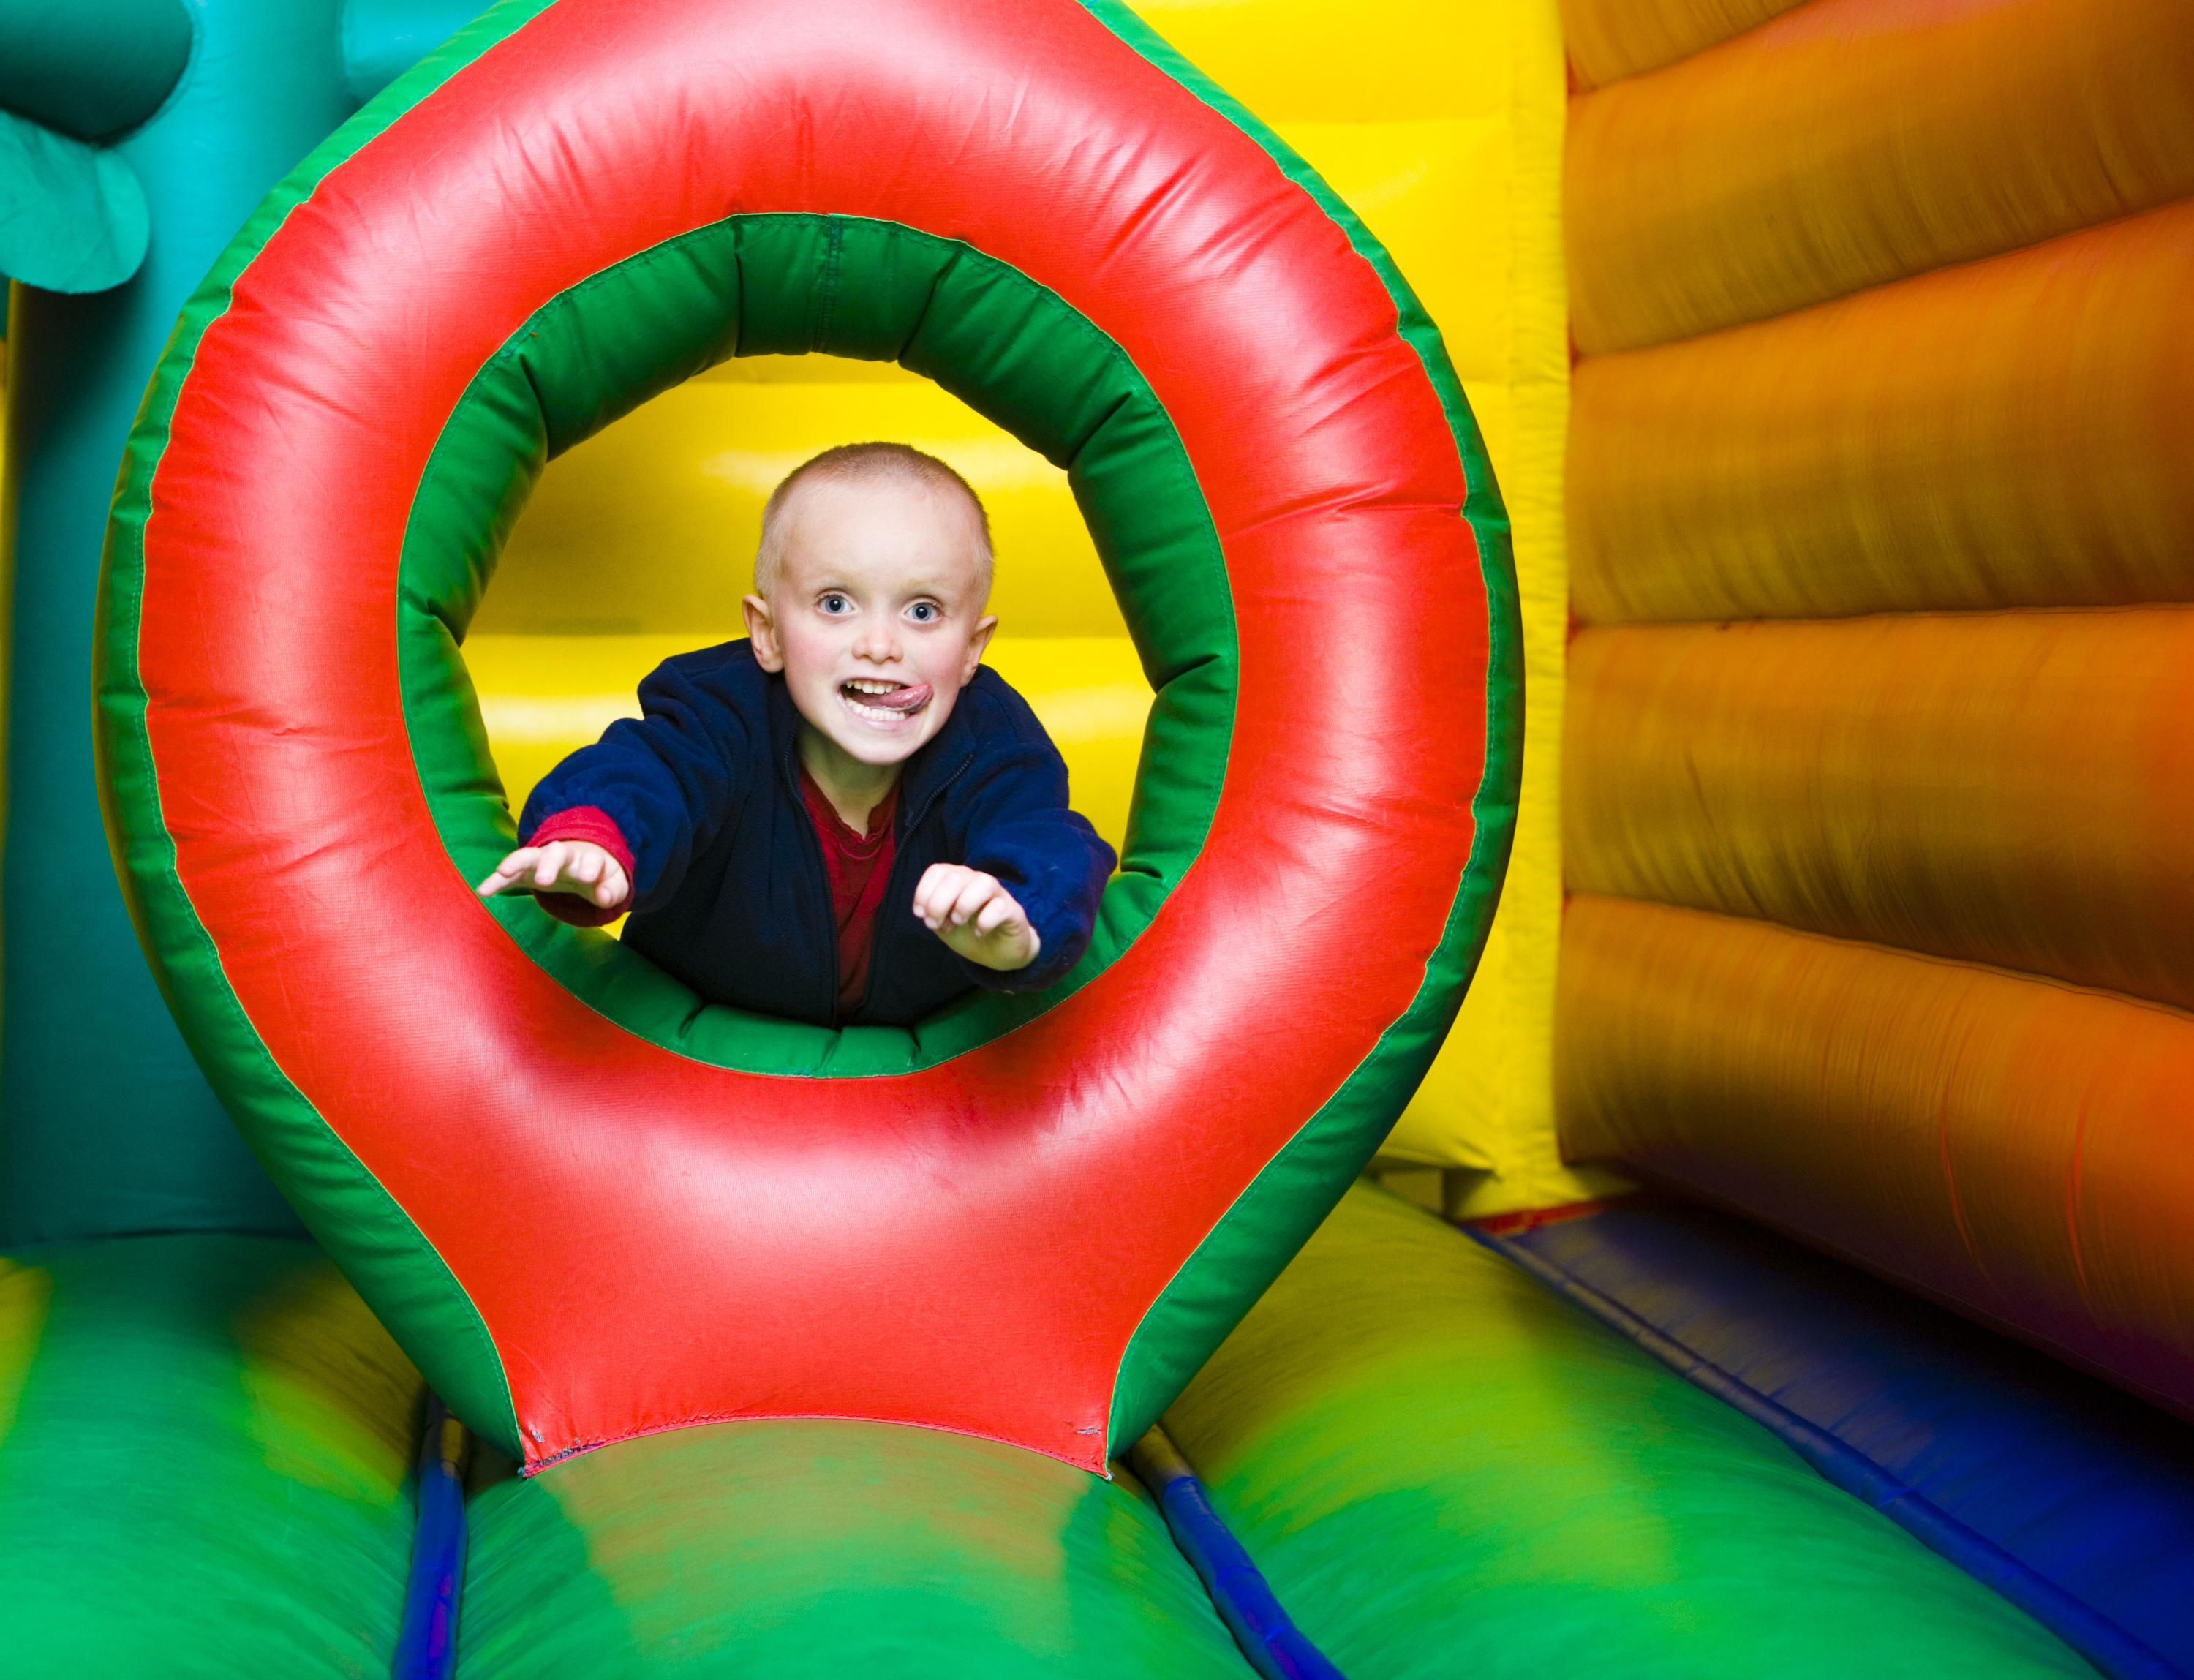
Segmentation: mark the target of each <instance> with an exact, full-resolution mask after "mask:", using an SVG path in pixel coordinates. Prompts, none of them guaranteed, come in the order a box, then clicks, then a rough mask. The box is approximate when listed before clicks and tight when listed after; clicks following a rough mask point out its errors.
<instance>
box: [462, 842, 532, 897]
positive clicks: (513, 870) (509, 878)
mask: <svg viewBox="0 0 2194 1680" xmlns="http://www.w3.org/2000/svg"><path fill="white" fill-rule="evenodd" d="M533 855H534V854H533V848H532V847H531V846H520V848H519V849H517V850H516V851H514V852H513V853H512V854H510V855H509V856H508V857H507V858H505V859H504V860H503V861H502V862H501V863H499V864H497V865H496V866H495V873H494V874H492V875H491V876H489V877H487V879H486V880H485V881H483V882H481V883H480V886H479V887H478V889H476V890H477V891H478V892H479V894H480V896H481V897H482V898H493V897H494V896H495V895H497V893H499V892H501V891H502V890H503V889H504V888H505V887H507V886H508V885H509V884H510V883H512V882H514V881H515V880H516V879H517V878H518V877H520V876H521V875H523V874H525V873H526V866H527V865H528V864H530V863H531V862H532V861H533Z"/></svg>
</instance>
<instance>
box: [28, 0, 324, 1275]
mask: <svg viewBox="0 0 2194 1680" xmlns="http://www.w3.org/2000/svg"><path fill="white" fill-rule="evenodd" d="M340 10H341V7H340V3H339V0H0V38H4V39H5V40H6V42H7V48H8V50H7V53H6V54H5V57H6V59H7V60H8V61H9V64H11V65H13V66H18V67H22V66H27V65H28V64H29V63H30V61H31V60H30V58H29V57H28V50H29V48H28V44H27V43H33V42H35V43H39V45H40V48H41V49H42V50H43V53H44V57H43V59H42V60H40V63H39V67H38V73H37V75H36V76H35V77H32V76H29V75H25V76H24V77H22V78H13V77H9V78H4V79H5V80H7V81H9V82H16V81H18V80H20V85H16V86H9V87H0V100H4V101H7V102H8V103H9V104H12V105H13V106H14V108H15V112H16V114H17V115H18V116H19V117H21V118H29V119H32V120H33V121H35V122H37V123H38V124H41V125H42V126H43V128H45V129H49V130H53V131H55V132H59V133H62V134H72V135H73V138H75V139H78V140H87V141H112V152H113V153H114V154H115V155H116V156H118V157H119V158H121V160H122V161H123V162H124V163H126V164H128V165H129V168H130V169H131V170H133V171H134V172H135V175H136V177H137V179H138V181H139V182H140V183H141V185H142V187H143V189H144V196H145V202H146V208H147V210H148V211H149V215H150V220H151V233H150V239H149V243H148V245H147V249H146V258H145V261H144V263H143V265H142V267H141V268H139V269H138V271H137V273H135V276H134V277H133V278H131V279H129V280H128V281H126V282H124V283H123V284H122V285H118V286H114V287H112V289H110V290H108V291H99V292H93V293H89V294H87V295H83V296H66V295H64V294H62V293H60V292H55V291H41V290H38V289H37V288H35V287H32V286H26V285H17V286H15V287H14V292H13V299H12V308H11V310H10V317H11V319H10V323H9V325H10V331H9V362H10V366H9V383H8V406H9V414H8V423H9V450H8V463H7V476H8V484H7V490H6V498H5V502H4V504H0V505H4V507H5V508H6V509H7V513H6V518H7V520H8V521H9V523H8V526H7V528H6V530H5V532H4V538H5V540H6V542H7V544H8V548H9V550H10V551H11V554H12V568H11V569H12V574H13V575H12V582H11V584H10V587H11V589H12V591H13V613H12V618H13V636H12V642H13V645H12V647H11V649H10V650H9V651H10V657H9V691H8V726H7V760H6V765H7V768H6V776H7V785H6V803H5V807H4V809H5V823H6V831H5V858H4V867H3V868H0V914H4V922H0V941H4V964H0V985H4V987H5V991H4V994H0V1011H3V1012H0V1248H14V1247H20V1246H24V1245H26V1244H31V1243H39V1242H51V1241H59V1240H73V1239H78V1238H84V1237H98V1236H110V1235H117V1234H124V1233H133V1232H150V1231H187V1230H226V1231H258V1232H269V1233H273V1232H282V1233H293V1232H296V1231H298V1230H299V1229H300V1227H299V1226H298V1225H297V1223H296V1218H295V1216H293V1215H292V1214H291V1213H290V1211H289V1208H288V1207H287V1206H286V1205H284V1202H283V1201H282V1200H281V1198H280V1197H279V1195H278V1194H276V1192H275V1190H274V1188H273V1185H272V1184H271V1183H270V1182H268V1181H267V1177H266V1176H265V1175H264V1174H263V1173H262V1172H261V1171H260V1169H259V1167H258V1165H257V1163H256V1162H255V1161H254V1160H253V1159H251V1157H250V1154H248V1153H247V1152H246V1151H245V1149H244V1145H243V1143H242V1142H241V1141H240V1140H239V1139H238V1136H237V1134H236V1132H235V1130H234V1128H233V1127H232V1126H231V1125H230V1124H229V1122H228V1118H227V1115H225V1114H224V1113H222V1112H221V1108H220V1105H219V1104H218V1103H216V1102H215V1100H214V1097H213V1094H212V1092H211V1091H210V1090H208V1089H207V1087H206V1085H205V1083H204V1080H203V1079H200V1077H199V1076H198V1069H197V1067H195V1066H194V1065H193V1064H192V1061H191V1058H190V1056H189V1053H188V1052H187V1050H185V1049H184V1046H183V1042H182V1039H181V1035H180V1034H179V1033H177V1032H176V1030H175V1025H174V1023H173V1021H170V1019H169V1015H168V1011H167V1009H166V1007H165V1005H164V1004H163V1003H162V1002H161V1000H160V996H159V993H158V991H157V990H156V989H155V988H154V987H153V984H152V976H151V974H150V972H149V971H148V970H147V969H146V966H145V962H144V958H142V957H141V955H140V954H139V952H138V949H137V943H136V939H135V935H134V934H133V933H132V932H131V929H130V926H129V917H128V915H127V913H126V912H125V911H124V908H123V900H122V895H121V892H120V889H118V887H117V886H116V884H115V877H114V871H113V868H112V865H111V863H110V862H109V860H108V857H107V849H106V836H105V832H104V831H103V829H102V827H101V822H100V814H99V802H98V797H97V793H96V791H95V786H94V782H93V775H92V739H91V645H92V624H93V603H94V597H95V593H96V590H97V584H98V574H99V555H100V545H101V540H102V538H103V537H104V534H105V529H106V509H107V503H108V500H109V498H111V496H112V493H113V487H114V480H115V472H116V469H117V468H118V465H119V464H120V462H121V458H122V448H123V442H124V440H126V438H127V437H128V435H129V425H130V421H131V419H132V417H133V416H134V415H135V411H136V408H137V403H138V400H139V398H140V396H141V394H143V391H144V388H145V383H146V379H147V378H148V377H150V375H151V373H152V364H153V362H154V361H155V360H157V359H158V355H159V352H160V348H161V346H162V344H163V343H164V342H165V341H166V339H167V337H168V331H169V327H170V326H172V325H173V324H174V322H175V315H176V313H177V311H178V310H180V309H181V307H182V304H183V302H184V300H185V298H186V297H187V296H188V295H189V294H190V292H191V291H192V288H193V287H194V286H195V285H197V284H198V279H200V277H201V276H203V275H204V273H205V272H206V270H207V269H208V268H210V267H211V266H212V263H213V262H214V259H215V257H216V256H218V255H219V254H220V252H221V249H222V247H223V246H225V245H227V242H228V240H229V238H230V236H231V235H233V233H235V232H236V230H237V229H238V227H241V226H242V225H243V222H244V218H245V217H246V216H249V215H250V212H251V210H252V209H253V208H254V206H256V204H258V202H259V200H260V199H261V198H262V197H263V196H264V195H265V194H266V193H267V189H268V188H269V187H272V186H273V184H274V182H275V181H277V180H279V178H280V177H281V176H282V175H284V174H286V173H287V172H288V171H289V170H290V167H291V165H293V164H296V162H297V161H298V160H299V159H300V158H302V157H303V156H304V155H305V153H306V152H308V151H309V150H311V149H312V147H313V146H315V145H317V144H318V143H319V141H321V140H322V139H324V138H325V137H326V135H328V134H329V133H330V131H331V130H332V129H334V128H335V127H336V124H338V123H340V122H341V121H342V119H343V118H344V117H346V116H347V115H348V114H349V112H350V110H351V106H352V104H353V99H352V96H351V95H350V93H349V90H348V89H347V86H346V78H345V67H344V65H343V62H342V45H341V43H342V34H341V23H342V20H341V17H340V15H339V14H340ZM178 12H180V13H181V14H183V20H184V22H186V23H187V26H188V31H187V35H188V41H187V58H186V59H185V60H184V63H183V66H182V68H181V76H180V78H179V79H174V80H173V82H172V88H171V89H170V90H169V91H167V92H165V95H164V97H162V96H161V93H162V88H163V86H164V85H166V84H164V83H162V81H161V79H160V78H161V74H162V71H161V66H162V64H163V63H164V54H165V52H166V51H167V50H168V49H165V48H160V43H163V42H172V41H174V40H175V39H177V38H180V37H179V34H178V32H176V31H175V26H174V18H173V15H172V14H176V13H178ZM163 14H168V21H167V22H166V23H165V24H164V23H163V22H162V21H161V19H162V16H163ZM156 48H158V49H159V50H154V49H156ZM148 66H149V67H148ZM103 71H107V72H113V73H112V75H106V74H102V72H103ZM117 78H119V79H117ZM72 89H75V90H81V93H80V96H79V95H78V94H76V93H72ZM132 101H135V102H136V103H137V104H138V106H143V105H145V104H146V103H153V104H156V106H157V108H155V109H152V110H151V111H149V112H147V111H146V110H144V109H141V108H138V109H132V108H131V105H132ZM26 106H34V107H35V108H29V109H26V108H25V107H26ZM131 121H135V122H136V123H137V124H138V126H136V127H135V128H134V129H131V130H129V132H127V133H125V134H123V135H121V137H120V138H118V139H116V138H115V135H114V129H113V127H112V126H111V125H113V124H122V123H128V122H131ZM101 125H109V126H101ZM19 272H20V270H19Z"/></svg>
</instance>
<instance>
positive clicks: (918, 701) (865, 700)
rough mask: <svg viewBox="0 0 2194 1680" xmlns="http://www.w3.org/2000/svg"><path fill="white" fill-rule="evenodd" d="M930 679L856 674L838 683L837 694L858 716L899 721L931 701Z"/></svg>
mask: <svg viewBox="0 0 2194 1680" xmlns="http://www.w3.org/2000/svg"><path fill="white" fill-rule="evenodd" d="M930 692H931V690H930V687H929V685H928V683H927V682H893V680H892V679H891V678H889V677H885V676H856V677H853V678H852V679H851V680H850V681H847V682H841V683H840V684H839V685H838V697H839V698H840V699H842V700H844V701H845V703H846V705H847V708H848V709H849V710H851V711H853V713H854V714H855V715H856V716H861V717H866V718H870V719H873V720H874V721H876V722H879V723H897V722H901V721H902V720H904V719H905V718H908V717H911V716H913V715H914V714H915V713H916V712H917V711H921V710H922V707H924V706H926V705H928V704H929V696H930Z"/></svg>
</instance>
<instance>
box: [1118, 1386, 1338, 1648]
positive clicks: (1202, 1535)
mask: <svg viewBox="0 0 2194 1680" xmlns="http://www.w3.org/2000/svg"><path fill="white" fill-rule="evenodd" d="M1128 1457H1129V1463H1130V1464H1132V1465H1133V1466H1134V1471H1135V1474H1136V1475H1137V1476H1140V1477H1141V1478H1142V1479H1143V1482H1144V1483H1145V1485H1146V1486H1147V1487H1149V1488H1150V1490H1151V1491H1152V1493H1155V1494H1156V1495H1157V1501H1158V1509H1159V1510H1161V1511H1163V1513H1164V1514H1165V1520H1166V1527H1167V1528H1170V1529H1172V1530H1173V1538H1174V1544H1175V1545H1178V1546H1179V1547H1180V1550H1181V1555H1182V1556H1184V1557H1186V1558H1187V1559H1188V1561H1189V1563H1190V1565H1191V1566H1192V1568H1194V1569H1195V1571H1196V1573H1197V1574H1198V1575H1199V1576H1201V1577H1202V1578H1203V1585H1204V1590H1205V1591H1208V1592H1209V1593H1210V1595H1211V1602H1212V1603H1213V1605H1214V1606H1215V1607H1216V1608H1217V1609H1218V1611H1219V1615H1220V1620H1222V1621H1224V1622H1225V1623H1226V1626H1227V1630H1228V1631H1230V1632H1232V1634H1233V1636H1234V1643H1236V1644H1238V1645H1239V1646H1240V1647H1241V1648H1242V1654H1243V1656H1245V1657H1247V1658H1249V1666H1251V1667H1252V1668H1254V1669H1255V1670H1256V1671H1257V1672H1258V1673H1259V1674H1261V1675H1262V1676H1264V1677H1265V1680H1345V1677H1344V1676H1343V1675H1342V1674H1341V1671H1340V1670H1339V1669H1337V1668H1335V1666H1333V1665H1332V1663H1330V1661H1328V1660H1326V1657H1325V1655H1324V1653H1323V1652H1321V1651H1320V1650H1319V1649H1318V1647H1317V1646H1315V1645H1313V1644H1312V1643H1310V1641H1309V1639H1308V1638H1307V1637H1305V1635H1304V1633H1303V1631H1302V1630H1301V1628H1299V1627H1297V1626H1296V1625H1295V1623H1294V1622H1292V1621H1290V1620H1289V1619H1288V1613H1287V1612H1286V1611H1285V1610H1284V1609H1283V1608H1281V1607H1280V1601H1279V1600H1278V1598H1276V1597H1273V1595H1272V1586H1271V1584H1270V1583H1268V1582H1267V1581H1266V1579H1265V1577H1264V1575H1263V1574H1262V1573H1261V1572H1260V1571H1259V1569H1258V1568H1257V1566H1256V1565H1255V1563H1252V1562H1250V1561H1249V1553H1248V1552H1246V1551H1243V1549H1242V1542H1241V1541H1239V1540H1238V1539H1235V1538H1234V1533H1233V1531H1232V1529H1230V1528H1227V1526H1226V1524H1225V1523H1224V1522H1221V1521H1220V1518H1219V1513H1218V1512H1216V1511H1215V1510H1212V1508H1211V1499H1210V1496H1209V1494H1207V1493H1205V1492H1204V1490H1203V1483H1202V1482H1199V1481H1198V1480H1197V1479H1196V1473H1195V1472H1194V1471H1193V1470H1191V1469H1190V1468H1189V1464H1188V1461H1187V1460H1186V1458H1182V1457H1181V1456H1180V1450H1179V1449H1178V1448H1176V1447H1175V1446H1174V1444H1173V1442H1172V1441H1169V1440H1168V1439H1167V1437H1166V1435H1165V1432H1164V1431H1163V1430H1159V1429H1157V1428H1156V1427H1153V1428H1152V1430H1151V1431H1150V1433H1149V1434H1148V1435H1145V1436H1144V1437H1143V1438H1142V1439H1141V1440H1140V1441H1137V1442H1136V1443H1135V1446H1134V1451H1132V1452H1131V1453H1129V1455H1128Z"/></svg>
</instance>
